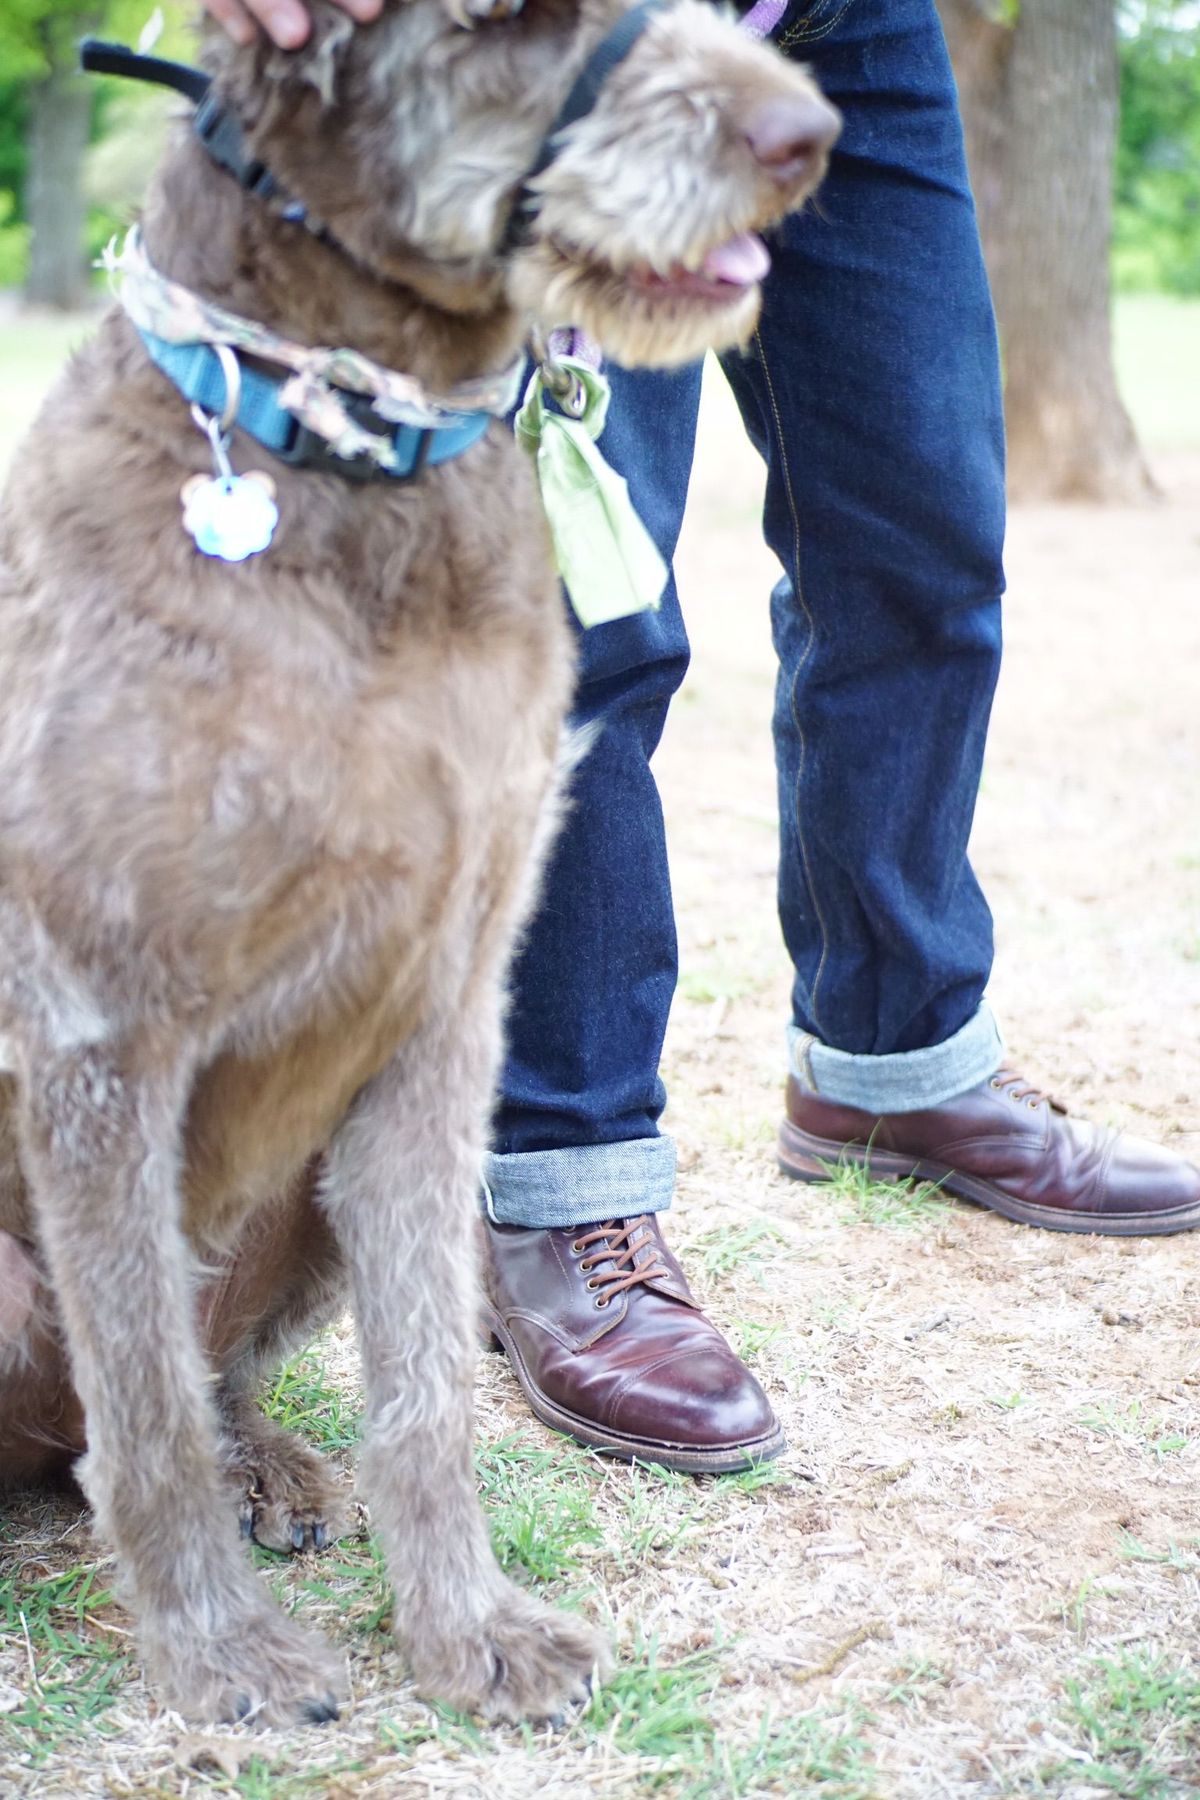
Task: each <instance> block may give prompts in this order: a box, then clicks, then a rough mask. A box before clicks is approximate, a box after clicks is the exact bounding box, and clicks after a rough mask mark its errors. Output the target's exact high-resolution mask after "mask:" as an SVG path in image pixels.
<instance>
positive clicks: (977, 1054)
mask: <svg viewBox="0 0 1200 1800" xmlns="http://www.w3.org/2000/svg"><path fill="white" fill-rule="evenodd" d="M1003 1060H1004V1040H1003V1039H1002V1038H1001V1036H1000V1027H999V1026H998V1025H997V1023H996V1020H995V1016H994V1015H993V1013H992V1010H991V1008H990V1007H989V1005H988V1003H987V1001H986V1000H984V1001H981V1003H980V1006H979V1011H978V1012H977V1013H975V1014H974V1015H973V1017H971V1018H970V1019H968V1020H967V1022H966V1024H965V1025H964V1026H963V1027H962V1029H961V1031H956V1032H955V1034H954V1036H953V1037H951V1038H947V1039H946V1041H945V1042H944V1043H941V1044H932V1045H930V1046H929V1048H928V1049H926V1050H906V1051H903V1052H901V1053H899V1054H897V1055H894V1056H855V1055H852V1054H851V1053H850V1052H849V1051H847V1050H833V1049H831V1048H830V1046H829V1045H828V1044H823V1043H822V1042H821V1041H820V1039H819V1038H815V1037H813V1036H812V1035H811V1034H810V1033H809V1032H807V1031H801V1030H800V1028H799V1026H797V1025H789V1026H788V1062H789V1065H790V1067H791V1071H792V1074H793V1075H794V1076H795V1077H796V1080H797V1081H798V1082H799V1083H800V1085H801V1087H802V1088H804V1089H805V1091H806V1092H807V1093H810V1094H819V1095H820V1097H821V1099H822V1100H833V1101H835V1102H836V1104H837V1105H839V1106H855V1107H858V1108H859V1109H860V1110H861V1111H863V1112H869V1113H902V1112H919V1111H920V1109H921V1108H922V1107H923V1106H940V1105H941V1104H942V1103H943V1101H946V1100H953V1099H955V1098H956V1097H957V1096H958V1095H959V1094H965V1093H966V1091H967V1089H968V1088H973V1087H978V1085H979V1083H980V1082H981V1081H987V1080H988V1078H989V1077H990V1076H992V1075H994V1074H995V1073H996V1070H997V1069H998V1068H999V1067H1000V1065H1001V1063H1002V1062H1003Z"/></svg>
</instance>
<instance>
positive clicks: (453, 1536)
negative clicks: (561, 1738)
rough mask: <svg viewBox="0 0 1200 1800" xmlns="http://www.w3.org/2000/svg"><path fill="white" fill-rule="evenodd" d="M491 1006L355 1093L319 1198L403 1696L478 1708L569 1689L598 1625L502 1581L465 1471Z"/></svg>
mask: <svg viewBox="0 0 1200 1800" xmlns="http://www.w3.org/2000/svg"><path fill="white" fill-rule="evenodd" d="M499 1010H500V1009H499V1004H498V999H497V998H493V999H492V1001H491V1004H490V1005H489V1004H488V999H487V996H486V995H484V996H481V995H480V994H479V992H478V989H476V991H475V992H474V993H473V994H472V996H471V1005H470V1007H469V1009H468V1008H466V1007H464V1008H463V1010H462V1011H461V1012H460V1011H458V1010H457V1009H456V1011H455V1012H453V1013H452V1014H450V1016H447V1015H446V1014H445V1013H443V1012H441V1010H440V1009H438V1010H437V1011H436V1012H435V1014H434V1016H433V1017H432V1018H431V1019H430V1021H429V1023H428V1024H427V1025H426V1026H425V1027H424V1028H422V1029H421V1030H420V1031H419V1032H418V1033H417V1034H416V1036H415V1037H414V1038H413V1039H412V1040H411V1041H410V1042H409V1043H407V1044H406V1045H405V1046H404V1048H403V1049H402V1050H401V1051H400V1053H399V1054H398V1055H397V1057H396V1058H395V1059H394V1061H393V1062H392V1064H391V1065H390V1066H389V1067H388V1068H387V1069H386V1070H385V1071H384V1072H383V1073H382V1074H381V1075H379V1076H378V1077H377V1078H376V1079H375V1080H374V1081H373V1082H372V1083H371V1084H370V1085H369V1086H368V1087H367V1088H366V1089H364V1090H363V1092H362V1093H361V1094H360V1095H359V1097H358V1099H357V1101H356V1102H355V1105H354V1108H353V1110H352V1112H351V1114H350V1116H349V1118H348V1119H347V1120H346V1121H345V1123H344V1124H343V1125H342V1127H341V1129H340V1130H339V1132H338V1135H337V1137H336V1139H335V1142H334V1145H333V1148H332V1150H331V1152H330V1155H329V1159H328V1168H327V1172H326V1178H325V1184H324V1190H323V1191H324V1197H325V1202H326V1205H327V1206H328V1208H329V1211H330V1215H331V1217H332V1219H333V1222H334V1225H335V1228H336V1229H337V1231H338V1233H339V1235H340V1237H341V1239H342V1242H343V1244H344V1246H345V1248H346V1253H347V1257H348V1259H349V1262H350V1265H351V1272H352V1276H353V1283H354V1297H355V1308H356V1311H357V1314H358V1328H359V1341H360V1344H361V1346H362V1352H363V1362H364V1376H365V1386H366V1395H367V1430H366V1441H365V1445H364V1450H363V1456H362V1462H361V1471H360V1479H361V1485H362V1489H363V1493H364V1496H365V1498H366V1500H367V1502H368V1504H369V1506H370V1508H371V1516H372V1519H373V1521H374V1523H375V1525H376V1527H377V1528H378V1530H379V1531H380V1533H381V1535H382V1538H383V1542H384V1546H385V1549H386V1553H387V1558H388V1567H389V1572H390V1574H391V1578H392V1582H393V1584H394V1587H395V1595H396V1607H395V1620H396V1633H397V1636H398V1638H399V1639H400V1642H401V1644H402V1645H403V1647H404V1650H405V1652H406V1653H407V1656H408V1659H409V1662H410V1666H411V1669H412V1673H413V1676H414V1678H415V1680H416V1683H417V1686H418V1689H419V1690H420V1691H422V1692H424V1693H427V1694H430V1695H436V1696H437V1698H438V1699H440V1700H444V1701H448V1702H449V1703H450V1704H451V1705H452V1706H456V1707H459V1708H461V1709H462V1710H464V1711H470V1712H481V1713H484V1714H485V1715H487V1716H489V1717H492V1718H505V1719H516V1718H519V1717H531V1718H547V1717H552V1716H554V1715H555V1714H557V1713H559V1712H561V1711H562V1710H563V1709H564V1707H565V1706H566V1705H568V1704H570V1703H571V1702H574V1701H578V1700H581V1699H583V1698H584V1696H585V1694H586V1692H587V1684H588V1681H589V1677H590V1675H591V1673H592V1669H593V1667H594V1665H595V1664H596V1663H597V1662H600V1663H604V1661H605V1659H606V1651H605V1648H604V1646H603V1642H602V1640H601V1638H600V1637H599V1635H598V1634H597V1633H595V1632H594V1631H593V1630H592V1629H591V1627H590V1626H588V1625H586V1624H585V1623H584V1622H583V1621H582V1620H579V1619H572V1618H569V1617H566V1616H564V1615H563V1614H562V1613H558V1612H555V1611H553V1610H551V1609H550V1608H548V1607H546V1606H544V1605H543V1604H542V1603H541V1602H540V1601H538V1600H535V1599H534V1598H533V1597H532V1596H531V1595H529V1594H526V1593H524V1592H522V1590H521V1589H520V1588H517V1587H515V1586H514V1585H513V1584H512V1583H511V1582H510V1581H508V1580H507V1578H506V1577H505V1576H504V1575H502V1574H501V1572H500V1569H499V1567H498V1565H497V1564H496V1561H495V1558H494V1557H493V1554H492V1551H491V1547H490V1544H489V1542H488V1533H487V1527H486V1524H485V1522H484V1518H483V1514H482V1512H481V1509H480V1506H479V1501H478V1498H477V1496H476V1493H475V1484H474V1475H473V1468H472V1424H473V1405H472V1380H473V1365H474V1360H475V1357H474V1352H475V1330H476V1316H477V1304H478V1303H477V1296H476V1279H475V1242H476V1216H477V1214H476V1209H477V1205H478V1199H477V1193H478V1180H479V1164H480V1153H481V1150H482V1146H483V1142H484V1134H485V1129H486V1109H487V1105H488V1101H489V1099H490V1094H491V1080H492V1076H493V1071H494V1068H495V1063H496V1057H497V1047H498V1042H499V1026H498V1016H499Z"/></svg>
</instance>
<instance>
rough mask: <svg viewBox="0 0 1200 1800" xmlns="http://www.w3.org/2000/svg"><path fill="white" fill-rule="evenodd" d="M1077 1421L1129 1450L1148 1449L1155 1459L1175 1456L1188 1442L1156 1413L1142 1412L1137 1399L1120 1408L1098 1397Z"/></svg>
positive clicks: (1186, 1446)
mask: <svg viewBox="0 0 1200 1800" xmlns="http://www.w3.org/2000/svg"><path fill="white" fill-rule="evenodd" d="M1077 1423H1078V1424H1079V1425H1081V1426H1082V1427H1083V1429H1084V1430H1085V1431H1090V1432H1092V1433H1093V1434H1094V1435H1095V1436H1096V1437H1110V1438H1116V1439H1117V1441H1118V1442H1119V1443H1122V1444H1124V1445H1125V1446H1126V1447H1127V1448H1128V1449H1130V1450H1148V1451H1149V1452H1150V1453H1151V1454H1152V1455H1153V1456H1154V1457H1155V1458H1157V1460H1158V1461H1159V1462H1161V1461H1162V1459H1163V1457H1165V1456H1178V1455H1179V1453H1180V1452H1181V1451H1183V1450H1186V1449H1187V1448H1188V1445H1189V1444H1190V1442H1191V1440H1190V1438H1188V1437H1187V1436H1186V1435H1185V1434H1184V1433H1183V1432H1180V1431H1174V1430H1172V1429H1171V1427H1170V1426H1169V1425H1168V1424H1167V1422H1166V1420H1165V1419H1163V1418H1162V1417H1161V1416H1160V1415H1159V1414H1157V1413H1155V1414H1148V1413H1145V1412H1143V1409H1142V1403H1141V1401H1140V1400H1131V1401H1130V1402H1129V1403H1128V1405H1127V1406H1124V1407H1116V1406H1114V1405H1113V1404H1112V1403H1111V1402H1110V1401H1107V1400H1101V1401H1099V1402H1097V1404H1096V1405H1094V1406H1087V1407H1085V1408H1084V1409H1083V1411H1082V1412H1081V1413H1080V1414H1079V1417H1078V1421H1077Z"/></svg>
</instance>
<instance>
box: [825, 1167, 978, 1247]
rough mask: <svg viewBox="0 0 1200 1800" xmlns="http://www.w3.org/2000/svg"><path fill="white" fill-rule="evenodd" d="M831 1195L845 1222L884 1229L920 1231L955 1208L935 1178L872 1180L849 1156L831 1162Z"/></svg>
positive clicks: (826, 1190)
mask: <svg viewBox="0 0 1200 1800" xmlns="http://www.w3.org/2000/svg"><path fill="white" fill-rule="evenodd" d="M828 1167H829V1179H828V1183H827V1184H826V1186H825V1187H824V1189H823V1192H825V1193H826V1194H828V1196H829V1197H830V1199H832V1200H833V1202H834V1204H835V1205H836V1206H837V1209H838V1216H839V1218H840V1219H841V1221H842V1223H843V1224H845V1225H872V1226H874V1227H875V1228H876V1229H877V1230H881V1231H919V1230H922V1229H923V1228H924V1227H925V1226H927V1225H931V1224H937V1223H939V1222H940V1221H941V1220H942V1219H944V1218H945V1217H946V1216H947V1215H948V1214H949V1213H951V1212H952V1211H953V1210H954V1208H953V1202H952V1201H950V1200H947V1198H946V1196H945V1195H944V1194H943V1193H942V1191H941V1189H940V1188H939V1187H938V1185H937V1183H936V1182H933V1181H915V1182H914V1181H872V1179H871V1177H870V1174H869V1173H868V1171H867V1169H866V1168H865V1167H864V1166H863V1164H862V1163H856V1162H852V1161H850V1159H849V1158H846V1159H845V1160H844V1161H842V1162H838V1163H830V1164H829V1165H828Z"/></svg>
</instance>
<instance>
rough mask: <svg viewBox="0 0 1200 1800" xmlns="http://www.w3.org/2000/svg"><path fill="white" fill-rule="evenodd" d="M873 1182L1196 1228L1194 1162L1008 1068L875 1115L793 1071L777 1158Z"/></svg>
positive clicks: (984, 1202)
mask: <svg viewBox="0 0 1200 1800" xmlns="http://www.w3.org/2000/svg"><path fill="white" fill-rule="evenodd" d="M845 1162H852V1163H857V1164H859V1165H860V1166H863V1167H865V1168H866V1169H867V1170H868V1171H869V1173H870V1174H871V1175H872V1177H874V1179H876V1180H878V1181H902V1180H907V1179H909V1178H910V1177H912V1178H915V1179H918V1180H921V1181H934V1182H937V1184H938V1185H939V1186H940V1187H942V1188H944V1189H945V1190H946V1192H947V1193H951V1194H958V1195H960V1196H961V1197H962V1198H963V1199H966V1200H974V1201H977V1202H978V1204H979V1205H980V1206H987V1207H990V1208H991V1209H992V1211H993V1212H998V1213H1003V1215H1004V1217H1005V1218H1006V1219H1015V1220H1016V1221H1017V1222H1018V1224H1021V1225H1044V1226H1048V1227H1049V1228H1050V1230H1052V1231H1093V1232H1100V1233H1104V1234H1105V1235H1108V1236H1112V1237H1150V1236H1155V1235H1158V1234H1160V1233H1164V1232H1170V1231H1188V1230H1190V1229H1191V1228H1192V1227H1193V1226H1195V1225H1200V1169H1197V1168H1196V1167H1195V1166H1194V1165H1193V1164H1192V1163H1190V1162H1185V1160H1184V1159H1183V1157H1181V1156H1176V1155H1174V1154H1173V1153H1172V1152H1171V1151H1169V1150H1164V1149H1162V1148H1161V1147H1160V1146H1159V1145H1157V1144H1149V1143H1145V1142H1143V1141H1142V1140H1141V1139H1140V1138H1131V1137H1126V1136H1125V1135H1124V1134H1123V1133H1121V1132H1116V1131H1110V1130H1108V1129H1106V1128H1104V1127H1101V1126H1096V1125H1089V1124H1087V1123H1086V1122H1084V1121H1082V1120H1079V1119H1072V1118H1070V1117H1069V1116H1068V1115H1067V1113H1066V1112H1065V1110H1064V1109H1063V1108H1062V1107H1061V1106H1059V1105H1058V1104H1057V1103H1056V1102H1055V1101H1053V1100H1051V1099H1050V1098H1049V1097H1048V1095H1046V1094H1043V1093H1042V1092H1040V1090H1039V1089H1037V1088H1035V1087H1033V1086H1031V1085H1030V1083H1029V1082H1027V1081H1025V1080H1023V1079H1022V1077H1021V1076H1020V1075H1017V1074H1015V1073H1014V1072H1013V1071H1012V1070H1011V1069H1001V1070H1000V1072H999V1073H998V1074H996V1075H993V1076H992V1078H991V1080H990V1081H982V1082H980V1084H979V1086H978V1087H973V1088H970V1089H968V1091H967V1092H966V1093H965V1094H959V1095H957V1096H956V1097H955V1098H954V1099H953V1100H946V1101H944V1102H943V1103H942V1105H940V1106H928V1107H924V1108H922V1110H921V1111H920V1112H906V1113H887V1114H884V1115H883V1116H881V1117H877V1116H876V1115H875V1114H872V1113H867V1112H860V1111H858V1110H857V1109H856V1108H854V1107H849V1106H839V1105H837V1104H836V1103H835V1102H833V1101H831V1100H823V1099H821V1098H820V1096H819V1095H815V1094H809V1093H805V1092H804V1091H803V1089H802V1088H801V1087H800V1084H799V1082H798V1081H796V1080H795V1078H794V1077H792V1078H789V1081H788V1089H787V1117H786V1119H785V1120H784V1122H783V1125H782V1127H781V1129H780V1133H779V1165H780V1167H781V1168H782V1169H783V1171H784V1173H785V1174H787V1175H792V1176H794V1177H796V1179H798V1180H800V1181H828V1180H829V1179H830V1177H831V1176H832V1174H833V1173H834V1171H835V1169H836V1167H837V1165H838V1164H839V1163H845Z"/></svg>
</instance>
